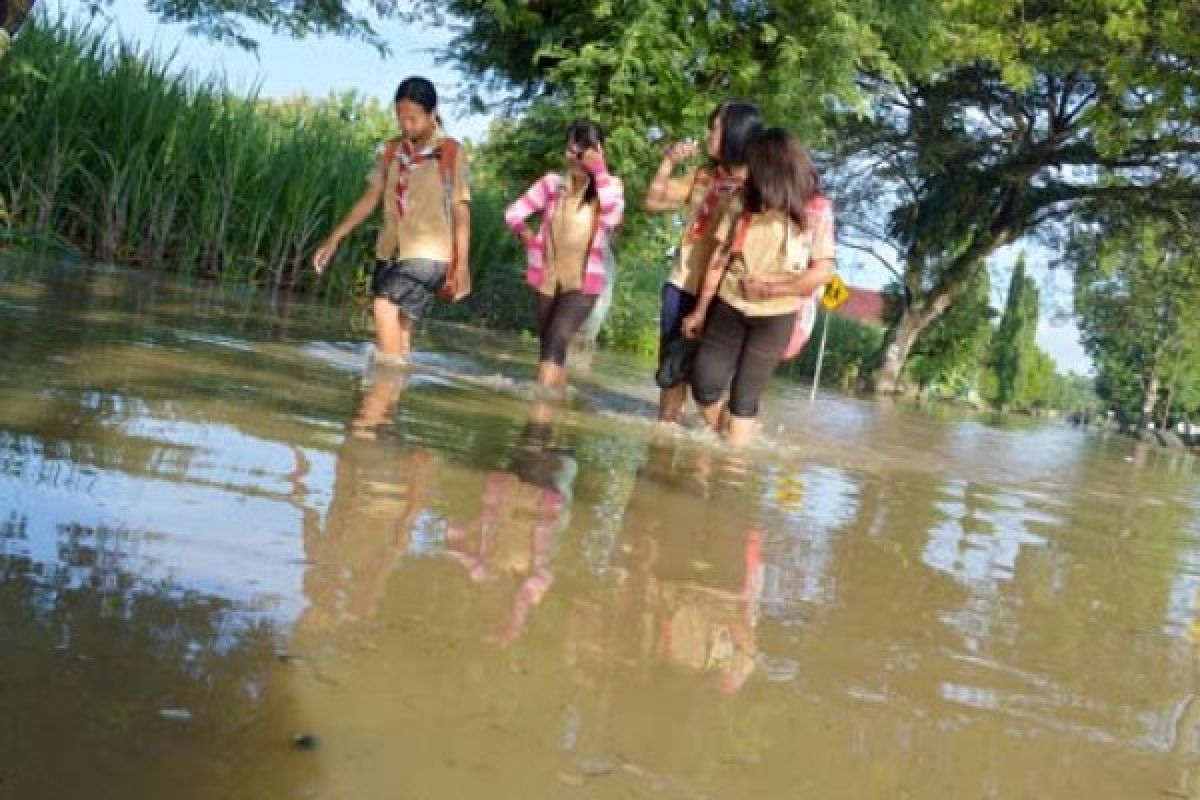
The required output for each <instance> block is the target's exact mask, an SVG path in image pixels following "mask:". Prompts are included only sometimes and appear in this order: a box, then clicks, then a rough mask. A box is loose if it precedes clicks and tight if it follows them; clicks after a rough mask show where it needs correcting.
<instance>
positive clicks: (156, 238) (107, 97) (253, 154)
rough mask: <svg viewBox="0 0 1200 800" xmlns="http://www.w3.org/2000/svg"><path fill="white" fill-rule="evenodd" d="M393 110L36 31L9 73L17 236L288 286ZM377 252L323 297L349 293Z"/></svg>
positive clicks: (39, 26)
mask: <svg viewBox="0 0 1200 800" xmlns="http://www.w3.org/2000/svg"><path fill="white" fill-rule="evenodd" d="M390 126H391V122H390V117H389V116H388V112H386V111H385V110H384V109H382V108H379V107H378V106H376V105H372V104H370V103H366V102H364V101H362V100H361V98H359V97H357V96H354V95H346V96H340V97H331V98H329V99H327V100H324V101H311V100H298V101H289V102H285V103H271V102H267V101H260V100H257V99H255V98H253V97H252V98H249V99H242V98H238V97H236V96H234V95H232V94H231V93H229V92H228V91H226V90H225V88H224V87H223V86H222V85H221V84H219V83H217V82H214V81H202V82H198V81H195V80H193V79H191V78H188V77H178V76H176V75H174V74H173V72H172V70H171V68H170V63H169V62H167V61H163V60H160V59H156V58H151V57H147V56H145V55H143V54H140V53H138V52H137V51H136V50H134V49H133V48H131V47H130V46H128V45H125V44H109V43H107V42H106V40H105V39H104V38H103V37H102V36H101V35H100V34H98V33H97V32H95V31H92V30H89V29H87V28H84V27H81V26H79V25H75V24H67V23H64V22H62V21H58V22H55V23H47V22H45V21H43V20H39V19H34V20H32V21H31V23H30V24H27V25H26V27H25V29H24V30H23V32H22V35H21V36H20V37H19V38H18V39H17V40H16V43H15V45H14V47H13V50H12V52H11V53H10V54H9V57H8V58H6V59H5V60H4V61H3V62H0V144H2V148H3V149H2V151H0V152H3V154H4V155H3V159H2V160H0V196H2V197H3V198H4V204H5V207H6V209H7V217H8V224H9V225H10V226H12V227H13V228H14V229H16V230H18V231H20V232H22V233H23V234H29V235H33V236H37V237H46V236H48V235H50V234H53V235H54V236H56V237H59V238H61V239H63V240H65V241H67V242H70V243H71V244H72V245H73V246H74V247H75V248H77V249H78V250H80V251H82V252H84V253H86V254H88V255H90V256H92V257H95V258H99V259H102V260H106V261H119V262H121V263H126V264H136V265H142V266H147V267H153V268H157V269H168V270H174V271H180V272H185V273H193V274H204V275H209V276H214V277H220V278H221V279H226V280H235V281H251V282H255V283H259V284H266V285H272V286H283V285H293V284H301V285H304V286H312V285H313V283H312V282H313V274H312V272H311V271H310V270H308V269H307V262H308V258H309V255H310V253H311V251H312V250H313V248H314V247H315V245H316V244H317V242H318V241H319V238H320V237H321V236H323V235H324V233H325V232H326V231H327V230H328V229H329V228H330V227H331V226H332V224H333V222H334V220H335V218H336V216H337V215H339V214H342V213H344V211H345V209H346V208H347V207H348V206H349V205H350V204H351V203H352V202H353V201H354V199H355V198H356V197H357V196H358V195H359V194H360V193H361V191H362V187H363V176H364V175H365V173H366V171H367V170H368V168H369V166H370V163H371V158H372V152H373V148H374V146H375V143H376V142H377V141H378V139H379V138H380V136H381V133H382V131H384V130H386V129H388V128H390ZM370 252H371V241H370V237H369V235H366V234H363V235H359V236H357V237H355V239H354V240H353V242H348V243H347V245H346V246H345V247H344V248H343V250H342V252H341V254H340V256H341V258H340V261H341V262H342V267H341V269H338V270H335V271H334V274H333V277H332V279H331V280H328V281H324V282H322V284H321V286H322V290H323V291H324V292H326V293H327V294H328V295H330V296H333V297H348V296H350V295H351V294H352V293H353V292H354V290H355V287H356V285H358V283H359V281H360V275H361V273H362V271H363V270H364V269H365V268H366V267H367V265H368V264H369V263H370Z"/></svg>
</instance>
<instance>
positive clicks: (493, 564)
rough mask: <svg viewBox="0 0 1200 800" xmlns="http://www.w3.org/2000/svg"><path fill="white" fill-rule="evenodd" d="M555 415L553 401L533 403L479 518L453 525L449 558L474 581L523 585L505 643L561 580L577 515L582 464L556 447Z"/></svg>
mask: <svg viewBox="0 0 1200 800" xmlns="http://www.w3.org/2000/svg"><path fill="white" fill-rule="evenodd" d="M553 415H554V410H553V408H552V407H551V406H549V405H546V404H543V403H538V404H535V405H534V406H533V408H532V410H531V413H530V418H529V421H528V423H527V424H526V425H525V429H524V430H523V431H522V433H521V437H520V441H519V442H518V444H517V447H516V449H515V452H514V454H513V457H512V461H511V464H510V465H509V468H508V469H507V470H493V471H491V472H489V473H488V474H487V477H486V479H485V481H484V489H483V501H482V504H481V508H480V513H479V517H478V518H477V519H475V520H473V521H471V522H470V523H468V524H455V523H451V524H450V525H449V532H448V536H447V539H448V541H447V544H446V551H445V552H446V555H447V556H448V557H450V558H451V559H453V560H454V561H456V562H457V563H459V564H460V565H462V567H463V569H464V570H465V571H466V573H467V575H468V576H469V577H470V579H471V580H472V581H474V582H477V583H484V582H495V581H499V582H507V583H511V584H513V585H514V587H515V588H514V591H513V594H512V602H511V605H510V606H509V607H508V609H507V611H506V614H505V619H504V621H503V622H502V623H501V624H500V626H499V631H498V633H497V640H498V641H499V642H500V643H501V644H505V645H507V644H511V643H512V642H514V641H516V640H517V639H518V638H520V637H521V635H522V634H523V633H524V632H525V629H526V626H527V625H528V623H529V615H530V612H531V611H532V610H533V609H534V608H535V607H536V606H537V605H538V604H539V603H541V602H542V599H543V598H544V597H545V596H546V592H547V591H548V590H549V589H550V586H551V584H552V583H553V582H554V575H553V573H552V571H551V556H552V553H553V548H554V543H555V539H556V538H557V536H558V533H559V532H560V531H561V530H562V529H563V528H564V527H565V526H566V524H567V521H568V519H569V512H570V503H571V493H572V486H573V484H574V481H575V474H576V471H577V465H576V461H575V456H574V454H573V452H572V451H571V450H570V449H569V448H566V447H561V446H558V445H556V444H555V437H554V428H553Z"/></svg>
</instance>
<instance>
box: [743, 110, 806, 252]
mask: <svg viewBox="0 0 1200 800" xmlns="http://www.w3.org/2000/svg"><path fill="white" fill-rule="evenodd" d="M748 166H749V173H750V174H749V177H747V179H746V210H747V211H750V212H751V213H762V212H764V211H782V212H784V213H785V214H787V215H788V216H789V217H791V218H792V221H793V222H795V223H796V225H798V226H799V227H800V230H806V229H807V228H808V214H807V213H806V207H807V206H808V202H809V200H811V199H812V198H813V196H814V195H816V194H817V192H818V190H819V183H818V181H819V178H818V173H817V169H816V167H815V166H813V161H812V157H811V156H810V155H809V154H808V150H806V149H805V148H804V145H802V144H800V140H799V139H797V138H796V137H795V136H792V135H791V134H790V133H788V132H787V131H786V130H784V129H783V128H771V129H769V130H767V131H764V132H763V134H762V135H761V136H760V137H758V140H757V141H755V142H754V144H753V145H752V146H751V147H750V152H749V164H748Z"/></svg>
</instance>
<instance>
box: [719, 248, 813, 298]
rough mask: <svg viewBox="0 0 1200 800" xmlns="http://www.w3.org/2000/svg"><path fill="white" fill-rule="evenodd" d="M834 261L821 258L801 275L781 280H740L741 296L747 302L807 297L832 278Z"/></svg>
mask: <svg viewBox="0 0 1200 800" xmlns="http://www.w3.org/2000/svg"><path fill="white" fill-rule="evenodd" d="M833 273H834V261H833V259H832V258H823V259H821V260H819V261H813V262H812V264H811V265H810V266H809V268H808V269H807V270H805V271H804V273H803V274H800V275H796V276H794V277H788V278H784V279H782V280H761V279H754V278H745V279H743V280H742V286H741V288H742V294H743V295H744V296H745V297H746V299H747V300H769V299H770V298H772V297H797V296H799V297H808V296H809V295H811V294H812V293H813V292H815V291H817V290H818V289H820V288H821V287H822V286H824V285H825V284H827V283H829V281H830V280H832V278H833Z"/></svg>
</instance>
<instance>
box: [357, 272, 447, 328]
mask: <svg viewBox="0 0 1200 800" xmlns="http://www.w3.org/2000/svg"><path fill="white" fill-rule="evenodd" d="M448 268H449V265H448V264H447V263H446V262H445V261H433V260H431V259H428V258H410V259H406V260H404V261H376V262H375V272H374V273H373V274H372V275H371V297H386V298H387V299H388V300H390V301H391V302H392V305H394V306H396V307H397V308H399V309H400V310H401V311H403V312H404V316H406V317H408V318H409V319H411V320H414V321H415V320H418V319H420V318H421V317H422V316H423V315H424V314H425V311H426V310H427V309H428V308H429V304H430V302H431V301H432V300H433V298H434V297H435V296H436V295H437V293H438V291H439V290H440V289H441V288H442V286H443V285H444V284H445V283H446V271H447V269H448Z"/></svg>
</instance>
